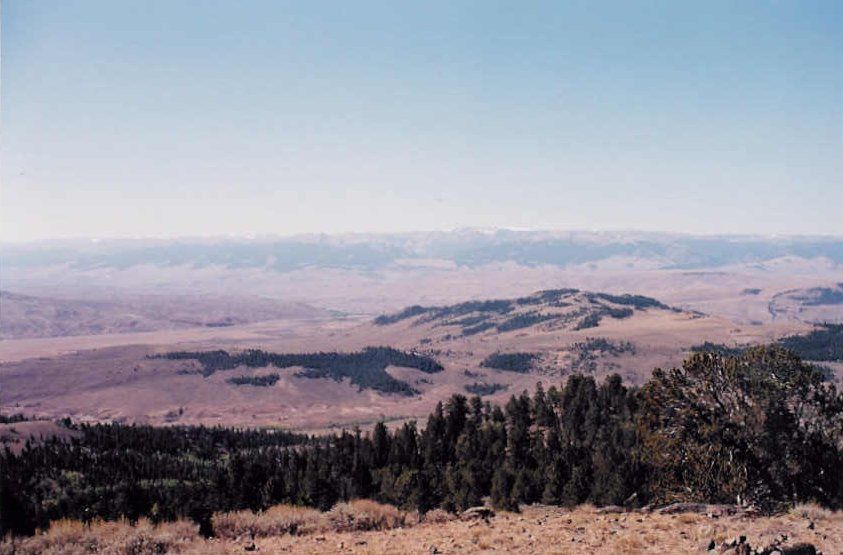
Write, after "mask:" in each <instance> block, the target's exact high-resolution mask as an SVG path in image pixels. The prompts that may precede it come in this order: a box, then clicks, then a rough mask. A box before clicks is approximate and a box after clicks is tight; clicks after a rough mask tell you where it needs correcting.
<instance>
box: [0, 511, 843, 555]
mask: <svg viewBox="0 0 843 555" xmlns="http://www.w3.org/2000/svg"><path fill="white" fill-rule="evenodd" d="M420 520H421V521H420ZM213 523H214V527H215V530H216V533H217V537H216V538H213V539H208V540H206V539H202V538H201V537H199V536H198V530H197V527H196V526H194V525H193V524H190V523H188V522H176V523H166V524H162V525H159V526H153V525H152V524H150V523H149V522H148V521H146V520H141V521H140V522H138V523H137V524H136V525H130V524H128V523H125V522H122V523H120V522H117V523H114V522H100V523H94V524H92V525H84V524H82V523H79V522H73V521H59V522H56V523H54V524H53V526H52V527H51V528H50V529H49V530H48V531H46V532H44V533H41V534H39V535H36V536H34V537H32V538H28V539H24V540H18V541H14V542H13V541H11V540H10V539H8V538H7V539H6V540H5V542H4V543H2V544H0V545H2V549H0V554H2V555H11V554H13V553H14V554H21V555H35V554H45V555H49V554H59V553H62V554H64V553H67V554H79V555H82V554H88V553H114V554H133V555H145V554H152V553H185V554H197V555H198V554H228V553H246V552H258V553H315V554H316V553H323V554H333V553H359V554H364V553H371V554H376V553H392V554H401V555H404V554H419V555H422V554H425V555H427V554H431V553H441V554H448V553H548V554H550V553H556V554H568V553H570V554H574V553H588V554H617V553H630V554H632V553H705V552H707V551H709V547H710V545H711V544H712V542H713V543H714V545H715V547H716V552H728V549H727V548H725V547H724V546H728V545H729V544H730V543H731V542H732V541H733V540H734V539H738V541H740V539H739V538H740V537H741V536H745V540H744V543H745V544H746V545H748V546H750V547H751V548H752V549H763V548H766V547H768V546H770V545H778V546H779V549H781V550H782V552H783V553H787V552H788V551H787V548H788V547H793V546H795V545H797V544H800V543H809V544H812V545H813V546H815V547H816V549H817V550H818V551H819V552H822V553H823V554H825V555H833V554H840V553H843V513H840V512H831V511H827V510H824V509H820V508H818V507H814V506H810V505H803V506H799V507H796V508H795V509H793V510H791V511H790V512H789V513H785V514H780V515H776V516H763V517H761V516H759V517H747V516H724V517H712V516H707V515H705V514H697V513H679V514H670V515H668V514H656V513H646V514H645V513H635V512H628V513H602V512H601V511H599V510H596V509H594V508H593V507H589V506H582V507H578V508H577V509H574V510H568V509H563V508H559V507H547V506H532V507H525V508H524V509H523V510H522V512H521V513H499V514H497V515H495V516H493V517H492V518H490V519H489V520H488V521H486V520H483V519H471V520H463V519H460V518H457V517H455V516H453V515H448V514H447V513H443V512H441V511H438V510H437V511H432V512H430V513H428V514H427V515H426V517H425V518H423V519H419V518H418V516H417V515H415V514H412V513H405V512H402V511H399V510H397V509H395V508H393V507H390V506H386V505H379V504H377V503H374V502H371V501H354V502H351V503H348V504H340V505H338V506H336V507H334V508H333V509H331V510H330V511H328V512H326V513H320V512H318V511H316V510H313V509H304V508H299V507H289V506H278V507H273V508H271V509H269V510H267V511H266V512H264V513H261V514H258V515H255V514H253V513H249V512H247V511H243V512H237V513H227V514H217V515H215V516H214V519H213ZM732 552H733V553H734V552H735V551H732Z"/></svg>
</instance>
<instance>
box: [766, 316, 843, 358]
mask: <svg viewBox="0 0 843 555" xmlns="http://www.w3.org/2000/svg"><path fill="white" fill-rule="evenodd" d="M779 343H780V344H781V345H782V346H783V347H785V348H787V349H790V350H791V351H793V352H794V353H796V354H797V355H799V356H800V357H802V358H804V359H806V360H822V361H829V362H833V361H843V324H822V325H820V326H819V327H818V328H817V329H815V330H813V331H812V332H810V333H808V334H806V335H792V336H790V337H785V338H784V339H781V340H780V341H779Z"/></svg>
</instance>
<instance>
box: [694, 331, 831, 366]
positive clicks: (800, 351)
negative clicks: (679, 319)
mask: <svg viewBox="0 0 843 555" xmlns="http://www.w3.org/2000/svg"><path fill="white" fill-rule="evenodd" d="M778 344H779V345H781V346H782V347H784V348H786V349H788V350H790V351H792V352H793V353H794V354H796V355H797V356H799V357H800V358H802V359H803V360H817V361H823V362H839V361H843V324H820V325H819V326H818V327H817V328H816V329H815V330H813V331H811V332H810V333H807V334H805V335H791V336H789V337H784V338H782V339H780V340H779V341H778ZM746 349H747V347H739V346H734V347H730V346H728V345H724V344H722V343H712V342H711V341H706V342H705V343H702V344H700V345H694V346H693V347H691V350H692V351H696V352H702V353H717V354H721V355H730V356H737V355H740V354H741V353H743V352H744V351H746Z"/></svg>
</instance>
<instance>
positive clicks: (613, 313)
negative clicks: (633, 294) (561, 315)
mask: <svg viewBox="0 0 843 555" xmlns="http://www.w3.org/2000/svg"><path fill="white" fill-rule="evenodd" d="M634 313H635V312H634V310H633V309H631V308H627V307H624V308H614V307H611V306H601V307H600V308H597V309H595V310H593V311H591V312H589V313H588V314H586V316H585V317H584V318H583V319H582V320H580V321H579V322H578V323H577V325H576V326H574V329H575V330H586V329H589V328H596V327H597V326H599V325H600V321H601V320H602V319H603V318H605V317H609V318H615V319H617V320H623V319H624V318H629V317H630V316H632V315H633V314H634Z"/></svg>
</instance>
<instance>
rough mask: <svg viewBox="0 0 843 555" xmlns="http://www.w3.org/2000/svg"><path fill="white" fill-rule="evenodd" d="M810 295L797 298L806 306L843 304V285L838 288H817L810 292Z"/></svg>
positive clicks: (838, 285)
mask: <svg viewBox="0 0 843 555" xmlns="http://www.w3.org/2000/svg"><path fill="white" fill-rule="evenodd" d="M808 293H809V294H808V295H805V296H800V297H796V298H797V299H799V300H801V301H802V304H803V305H805V306H823V305H837V304H843V283H838V284H837V287H815V288H813V289H809V290H808Z"/></svg>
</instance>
